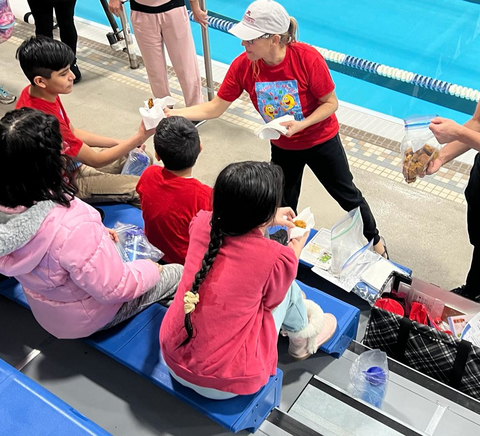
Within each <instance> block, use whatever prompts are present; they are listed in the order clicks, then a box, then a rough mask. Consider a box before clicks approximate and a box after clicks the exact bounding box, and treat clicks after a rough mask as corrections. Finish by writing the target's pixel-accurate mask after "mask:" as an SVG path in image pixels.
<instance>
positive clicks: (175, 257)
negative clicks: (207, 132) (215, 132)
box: [137, 116, 212, 265]
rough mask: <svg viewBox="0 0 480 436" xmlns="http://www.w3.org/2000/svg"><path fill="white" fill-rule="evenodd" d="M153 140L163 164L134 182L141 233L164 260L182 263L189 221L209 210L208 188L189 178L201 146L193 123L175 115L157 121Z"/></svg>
mask: <svg viewBox="0 0 480 436" xmlns="http://www.w3.org/2000/svg"><path fill="white" fill-rule="evenodd" d="M153 142H154V144H155V157H156V158H157V159H158V160H159V161H160V160H162V161H163V164H164V165H165V166H164V167H161V166H158V165H152V166H150V167H148V168H147V169H146V170H145V171H144V172H143V174H142V176H141V177H140V180H139V182H138V185H137V192H138V194H139V196H140V201H141V206H142V214H143V220H144V221H145V234H146V235H147V238H148V240H149V241H150V242H151V243H152V244H153V245H155V246H156V247H158V248H159V249H160V250H162V251H163V252H164V253H165V256H164V257H163V260H164V261H165V262H167V263H180V264H182V265H183V264H184V263H185V256H186V255H187V248H188V243H189V227H190V222H191V221H192V219H193V217H194V216H195V215H197V213H198V212H199V211H201V210H206V211H211V210H212V188H210V187H209V186H207V185H204V184H203V183H200V182H199V181H198V180H197V179H195V178H193V177H192V169H193V166H194V165H195V162H196V160H197V157H198V155H199V153H200V151H201V150H202V145H201V144H200V137H199V136H198V131H197V129H196V128H195V126H194V125H193V123H192V122H191V121H188V120H186V119H185V118H183V117H175V116H173V117H170V118H164V119H163V120H162V121H160V123H159V124H158V126H157V129H156V132H155V136H154V139H153Z"/></svg>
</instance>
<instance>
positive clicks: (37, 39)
mask: <svg viewBox="0 0 480 436" xmlns="http://www.w3.org/2000/svg"><path fill="white" fill-rule="evenodd" d="M16 58H17V59H18V60H19V61H20V67H21V68H22V70H23V73H24V74H25V76H27V79H28V80H30V83H31V84H32V85H35V84H34V83H33V79H34V78H35V77H36V76H41V77H45V78H46V79H50V78H51V77H52V72H53V71H60V70H61V69H63V68H65V67H67V66H68V65H73V64H74V63H75V54H74V53H73V50H72V49H71V48H70V47H69V46H68V45H67V44H65V43H63V42H61V41H57V40H55V39H52V38H48V37H47V36H42V35H39V36H32V37H30V38H28V39H26V40H25V41H23V42H22V44H21V45H20V47H18V49H17V54H16Z"/></svg>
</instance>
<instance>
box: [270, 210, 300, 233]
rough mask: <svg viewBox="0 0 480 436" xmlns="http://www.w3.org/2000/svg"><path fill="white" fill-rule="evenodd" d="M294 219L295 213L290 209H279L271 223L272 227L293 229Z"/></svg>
mask: <svg viewBox="0 0 480 436" xmlns="http://www.w3.org/2000/svg"><path fill="white" fill-rule="evenodd" d="M294 218H295V212H293V209H292V208H291V207H279V208H278V209H277V213H276V214H275V219H274V221H273V225H274V226H286V227H290V228H292V229H293V228H294V227H295V224H293V219H294Z"/></svg>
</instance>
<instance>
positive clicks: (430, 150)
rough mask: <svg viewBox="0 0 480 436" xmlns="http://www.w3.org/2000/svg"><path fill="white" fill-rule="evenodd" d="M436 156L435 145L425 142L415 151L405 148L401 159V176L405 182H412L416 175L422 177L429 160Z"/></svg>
mask: <svg viewBox="0 0 480 436" xmlns="http://www.w3.org/2000/svg"><path fill="white" fill-rule="evenodd" d="M437 158H438V151H437V149H436V148H435V147H432V146H431V145H428V144H425V145H424V146H423V147H422V148H420V149H419V150H417V151H415V152H414V151H413V149H412V148H407V150H405V153H404V159H403V176H404V177H405V181H406V182H407V183H413V182H414V181H415V180H417V176H420V177H423V176H424V175H425V172H426V170H427V168H428V164H429V163H430V161H432V160H435V159H437Z"/></svg>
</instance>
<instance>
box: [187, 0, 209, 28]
mask: <svg viewBox="0 0 480 436" xmlns="http://www.w3.org/2000/svg"><path fill="white" fill-rule="evenodd" d="M190 8H191V9H192V14H193V19H194V20H195V21H196V22H197V23H198V24H200V26H202V27H203V28H204V29H206V28H207V26H208V15H207V11H203V10H202V9H201V8H200V5H199V4H198V0H190Z"/></svg>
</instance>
